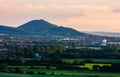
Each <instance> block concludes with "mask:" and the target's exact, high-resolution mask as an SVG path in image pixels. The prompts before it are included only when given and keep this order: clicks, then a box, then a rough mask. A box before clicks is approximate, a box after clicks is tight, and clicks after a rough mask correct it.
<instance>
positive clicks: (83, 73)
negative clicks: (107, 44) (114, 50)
mask: <svg viewBox="0 0 120 77" xmlns="http://www.w3.org/2000/svg"><path fill="white" fill-rule="evenodd" d="M63 60H64V61H67V62H71V63H72V62H74V61H75V60H77V61H83V60H85V59H63ZM92 61H95V62H99V63H85V65H75V66H79V67H81V68H82V67H87V68H88V69H90V70H86V69H85V70H80V69H56V67H55V66H50V68H49V69H47V68H46V66H33V67H34V68H31V66H9V67H10V68H13V69H14V68H15V67H19V68H20V69H21V70H22V72H23V73H21V74H16V73H0V77H120V73H111V72H97V71H92V67H93V65H99V66H100V67H102V66H104V65H105V66H111V63H120V60H113V59H92ZM73 66H74V65H73ZM27 72H34V74H26V73H27ZM38 72H45V74H46V75H43V74H42V75H40V74H38ZM52 73H54V74H53V75H52Z"/></svg>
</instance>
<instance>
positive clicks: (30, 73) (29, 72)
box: [26, 71, 35, 74]
mask: <svg viewBox="0 0 120 77" xmlns="http://www.w3.org/2000/svg"><path fill="white" fill-rule="evenodd" d="M26 74H35V73H34V72H32V71H31V72H26Z"/></svg>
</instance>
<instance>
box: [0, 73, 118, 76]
mask: <svg viewBox="0 0 120 77" xmlns="http://www.w3.org/2000/svg"><path fill="white" fill-rule="evenodd" d="M0 77H120V74H113V73H108V74H105V73H104V74H86V75H85V74H82V73H81V74H80V75H78V76H75V75H67V76H66V75H64V76H63V75H62V76H60V75H29V74H14V73H0Z"/></svg>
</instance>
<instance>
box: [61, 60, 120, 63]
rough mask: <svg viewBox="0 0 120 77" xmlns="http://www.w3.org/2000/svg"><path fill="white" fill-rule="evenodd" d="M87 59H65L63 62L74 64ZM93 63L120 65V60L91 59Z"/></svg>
mask: <svg viewBox="0 0 120 77" xmlns="http://www.w3.org/2000/svg"><path fill="white" fill-rule="evenodd" d="M84 60H86V59H63V61H66V62H70V63H73V62H74V61H79V62H80V61H84ZM91 60H92V61H93V62H99V63H120V59H91Z"/></svg>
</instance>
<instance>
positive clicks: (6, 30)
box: [0, 25, 28, 35]
mask: <svg viewBox="0 0 120 77" xmlns="http://www.w3.org/2000/svg"><path fill="white" fill-rule="evenodd" d="M0 34H8V35H25V34H28V33H27V32H25V31H22V30H19V29H17V28H13V27H7V26H3V25H0Z"/></svg>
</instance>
